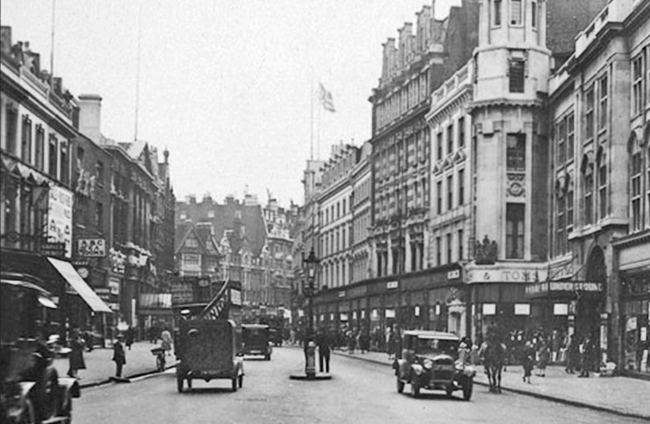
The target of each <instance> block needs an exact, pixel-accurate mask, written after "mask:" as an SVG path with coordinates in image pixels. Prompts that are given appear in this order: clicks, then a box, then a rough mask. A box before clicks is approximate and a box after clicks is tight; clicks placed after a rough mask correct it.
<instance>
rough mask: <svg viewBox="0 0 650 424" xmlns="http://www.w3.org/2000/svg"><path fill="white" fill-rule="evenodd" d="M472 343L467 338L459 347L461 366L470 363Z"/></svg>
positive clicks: (462, 340) (463, 339) (464, 338)
mask: <svg viewBox="0 0 650 424" xmlns="http://www.w3.org/2000/svg"><path fill="white" fill-rule="evenodd" d="M469 346H470V342H469V341H468V340H467V337H463V338H462V339H461V341H460V345H459V346H458V361H459V362H460V363H461V364H468V363H469V362H470V350H469Z"/></svg>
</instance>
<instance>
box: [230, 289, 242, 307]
mask: <svg viewBox="0 0 650 424" xmlns="http://www.w3.org/2000/svg"><path fill="white" fill-rule="evenodd" d="M230 301H231V303H232V304H233V305H241V291H239V290H235V289H231V290H230Z"/></svg>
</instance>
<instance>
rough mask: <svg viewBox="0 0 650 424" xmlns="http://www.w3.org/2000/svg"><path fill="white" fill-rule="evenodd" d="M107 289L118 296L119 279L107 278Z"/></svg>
mask: <svg viewBox="0 0 650 424" xmlns="http://www.w3.org/2000/svg"><path fill="white" fill-rule="evenodd" d="M108 289H109V290H110V291H111V294H114V295H116V296H118V295H119V294H120V281H119V280H115V279H113V278H111V279H110V280H108Z"/></svg>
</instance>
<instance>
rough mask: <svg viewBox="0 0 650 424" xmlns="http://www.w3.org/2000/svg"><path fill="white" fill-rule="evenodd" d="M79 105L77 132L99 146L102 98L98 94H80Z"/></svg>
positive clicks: (100, 139)
mask: <svg viewBox="0 0 650 424" xmlns="http://www.w3.org/2000/svg"><path fill="white" fill-rule="evenodd" d="M77 101H78V103H79V131H80V132H81V133H82V134H84V135H85V136H86V137H88V138H90V139H91V140H92V141H94V142H95V143H97V144H101V141H102V133H101V117H102V98H101V96H100V95H98V94H81V95H79V97H78V99H77Z"/></svg>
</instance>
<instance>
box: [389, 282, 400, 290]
mask: <svg viewBox="0 0 650 424" xmlns="http://www.w3.org/2000/svg"><path fill="white" fill-rule="evenodd" d="M398 287H399V281H389V282H387V283H386V288H387V289H396V288H398Z"/></svg>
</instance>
